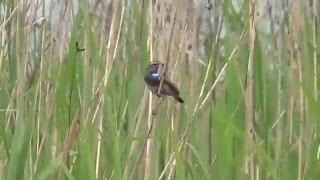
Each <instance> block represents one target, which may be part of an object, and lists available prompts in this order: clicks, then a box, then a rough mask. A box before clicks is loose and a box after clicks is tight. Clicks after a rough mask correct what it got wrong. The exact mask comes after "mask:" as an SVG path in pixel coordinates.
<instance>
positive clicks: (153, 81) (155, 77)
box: [144, 61, 184, 103]
mask: <svg viewBox="0 0 320 180" xmlns="http://www.w3.org/2000/svg"><path fill="white" fill-rule="evenodd" d="M163 67H164V64H163V63H161V62H159V61H152V62H151V63H150V64H149V65H148V66H147V68H146V75H145V77H144V81H145V82H146V84H147V85H148V88H149V89H150V91H151V92H152V93H153V94H156V95H157V96H158V97H165V96H172V97H174V99H176V100H177V101H178V102H180V103H183V102H184V101H183V99H182V98H181V97H180V91H179V90H178V88H177V87H176V86H175V85H174V84H173V82H171V81H170V80H169V79H168V78H167V77H164V79H163V83H162V86H161V90H160V94H158V92H159V88H160V83H161V70H162V68H163Z"/></svg>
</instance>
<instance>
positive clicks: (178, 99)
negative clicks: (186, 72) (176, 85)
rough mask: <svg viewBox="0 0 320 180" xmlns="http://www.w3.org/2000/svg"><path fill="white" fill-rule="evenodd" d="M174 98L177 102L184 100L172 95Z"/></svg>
mask: <svg viewBox="0 0 320 180" xmlns="http://www.w3.org/2000/svg"><path fill="white" fill-rule="evenodd" d="M173 97H174V99H175V100H177V101H178V102H179V103H184V100H183V99H182V98H181V97H180V96H179V95H178V96H173Z"/></svg>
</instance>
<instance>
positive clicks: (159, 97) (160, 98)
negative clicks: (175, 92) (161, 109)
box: [158, 96, 164, 106]
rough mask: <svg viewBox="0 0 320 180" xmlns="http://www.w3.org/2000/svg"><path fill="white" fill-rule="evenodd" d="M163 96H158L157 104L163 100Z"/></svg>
mask: <svg viewBox="0 0 320 180" xmlns="http://www.w3.org/2000/svg"><path fill="white" fill-rule="evenodd" d="M163 100H164V97H161V96H158V106H159V105H160V104H161V103H162V102H163Z"/></svg>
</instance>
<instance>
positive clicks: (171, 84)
mask: <svg viewBox="0 0 320 180" xmlns="http://www.w3.org/2000/svg"><path fill="white" fill-rule="evenodd" d="M164 83H166V84H167V85H168V86H169V88H170V89H171V90H172V93H174V94H175V95H179V94H180V91H179V90H178V88H177V87H176V86H175V85H174V84H173V82H172V81H170V80H169V79H168V78H165V79H164Z"/></svg>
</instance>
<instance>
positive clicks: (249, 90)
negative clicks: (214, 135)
mask: <svg viewBox="0 0 320 180" xmlns="http://www.w3.org/2000/svg"><path fill="white" fill-rule="evenodd" d="M248 3H249V16H250V20H249V39H248V40H249V46H250V50H249V60H248V68H247V87H246V88H245V106H246V107H245V109H246V134H247V142H246V154H247V155H246V158H245V164H244V167H245V169H244V171H245V174H246V175H247V177H248V178H249V179H255V173H254V171H255V170H254V160H253V159H251V158H250V154H251V151H252V147H253V145H254V139H253V138H254V137H253V131H254V130H253V121H254V111H255V110H254V106H253V83H254V80H253V58H254V57H253V56H254V47H255V36H256V32H255V22H254V17H255V5H256V4H255V1H254V0H251V1H249V2H248Z"/></svg>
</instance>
